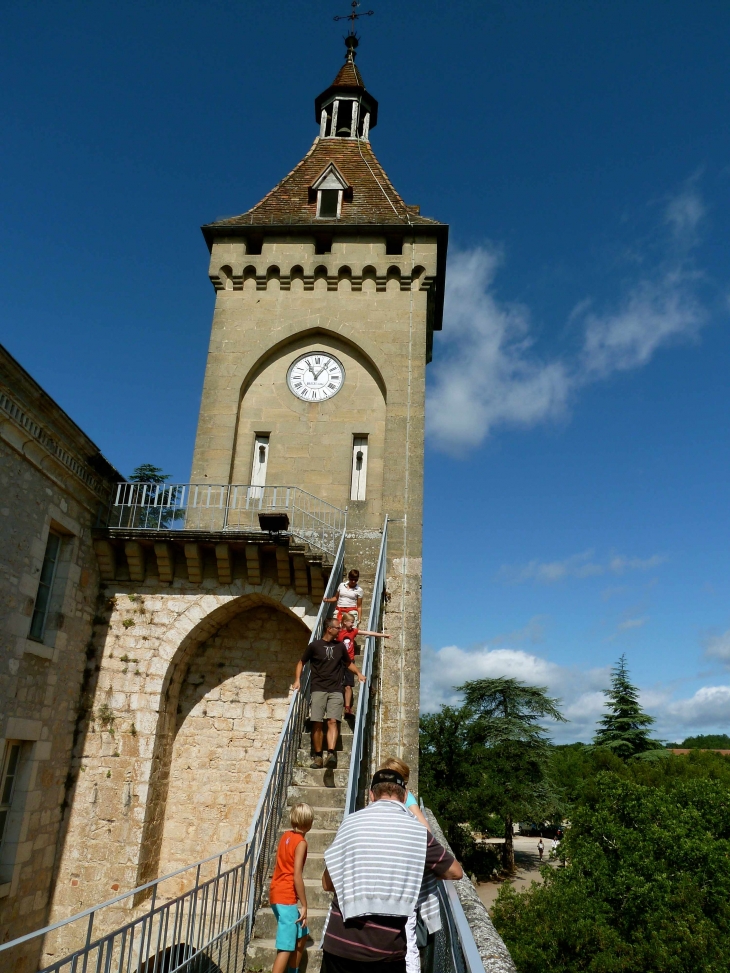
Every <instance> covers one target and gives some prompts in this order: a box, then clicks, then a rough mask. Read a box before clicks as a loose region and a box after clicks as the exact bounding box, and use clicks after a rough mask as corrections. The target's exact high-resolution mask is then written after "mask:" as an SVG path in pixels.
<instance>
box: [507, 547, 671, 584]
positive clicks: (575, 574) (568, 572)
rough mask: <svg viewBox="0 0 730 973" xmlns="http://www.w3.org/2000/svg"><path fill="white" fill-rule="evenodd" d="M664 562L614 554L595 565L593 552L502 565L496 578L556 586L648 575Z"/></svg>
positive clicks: (659, 558) (657, 558)
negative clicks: (637, 573)
mask: <svg viewBox="0 0 730 973" xmlns="http://www.w3.org/2000/svg"><path fill="white" fill-rule="evenodd" d="M666 560H667V558H666V556H665V555H662V554H652V556H651V557H647V558H640V557H624V556H623V555H621V554H613V555H612V556H611V557H610V558H608V560H607V561H603V562H597V561H595V560H594V551H593V550H587V551H583V552H582V553H580V554H572V555H571V556H570V557H566V558H563V560H562V561H539V560H537V559H534V560H532V561H528V562H527V564H522V565H509V564H503V565H502V566H501V567H500V569H499V571H498V577H499V578H501V579H502V580H504V581H510V582H512V583H513V584H523V583H524V582H526V581H538V582H540V583H541V584H555V583H556V582H558V581H564V580H565V578H592V577H596V576H600V575H605V574H615V575H622V574H626V573H627V572H629V571H649V570H651V569H652V568H656V567H659V565H660V564H664V562H665V561H666Z"/></svg>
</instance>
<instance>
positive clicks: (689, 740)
mask: <svg viewBox="0 0 730 973" xmlns="http://www.w3.org/2000/svg"><path fill="white" fill-rule="evenodd" d="M667 746H674V747H687V748H689V749H700V750H730V736H728V735H727V733H701V734H700V735H699V736H696V737H686V739H684V740H683V741H682V742H681V743H674V744H667Z"/></svg>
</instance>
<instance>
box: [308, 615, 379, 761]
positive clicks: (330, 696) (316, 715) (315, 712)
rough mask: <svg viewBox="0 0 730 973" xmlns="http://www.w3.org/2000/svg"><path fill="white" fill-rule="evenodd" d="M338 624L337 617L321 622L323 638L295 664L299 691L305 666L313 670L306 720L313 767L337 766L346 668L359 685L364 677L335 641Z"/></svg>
mask: <svg viewBox="0 0 730 973" xmlns="http://www.w3.org/2000/svg"><path fill="white" fill-rule="evenodd" d="M339 630H340V623H339V622H338V621H337V619H336V618H328V619H327V621H326V622H325V623H324V631H323V632H322V638H321V639H317V641H316V642H310V643H309V645H308V646H307V648H306V650H305V652H304V655H303V656H302V657H301V659H300V660H299V662H297V669H296V672H295V674H294V685H293V686H292V688H293V689H299V680H300V678H301V675H302V669H303V668H304V664H305V663H306V662H309V663H310V665H311V667H312V699H311V710H310V714H309V719H310V722H311V724H312V750H313V751H314V760H313V761H312V764H311V766H312V767H316V768H318V767H322V766H327V767H336V766H337V754H336V752H335V747H336V746H337V737H338V735H339V732H340V722H341V720H342V711H343V709H344V706H345V698H344V683H345V669H349V670H350V672H354V673H355V674H356V676H357V678H358V679H359V680H360V682H365V676H363V674H362V673H361V672H360V670H359V669H358V668H357V666H356V665H355V663H354V662H350V657H349V656H348V654H347V649H346V648H345V644H344V642H338V641H337V633H338V632H339ZM325 720H327V763H326V764H324V763H323V760H322V740H323V736H324V731H323V725H324V721H325Z"/></svg>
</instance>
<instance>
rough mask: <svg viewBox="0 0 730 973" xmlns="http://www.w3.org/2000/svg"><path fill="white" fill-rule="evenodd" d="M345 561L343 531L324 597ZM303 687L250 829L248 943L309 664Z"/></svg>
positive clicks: (319, 627)
mask: <svg viewBox="0 0 730 973" xmlns="http://www.w3.org/2000/svg"><path fill="white" fill-rule="evenodd" d="M344 560H345V534H344V532H343V534H342V538H341V539H340V544H339V547H338V549H337V554H336V555H335V561H334V564H333V566H332V571H331V572H330V576H329V579H328V581H327V587H326V589H325V593H324V596H323V597H324V598H325V599H326V598H332V597H333V596H334V595H335V593H336V591H337V587H338V585H339V584H340V581H341V579H342V569H343V564H344ZM331 611H332V609H331V605H330V603H328V602H326V601H324V600H323V601H322V604H321V605H320V607H319V611H318V613H317V621H316V622H315V625H314V629H313V631H312V637H311V639H310V642H314V641H316V640H317V639H319V638H321V636H322V631H323V628H324V623H325V621H326V619H327V617H328V615H329V614H330V613H331ZM299 684H300V688H299V689H298V690H296V691H295V692H294V695H293V697H292V699H291V702H290V703H289V710H288V712H287V716H286V720H285V721H284V726H283V728H282V731H281V734H280V735H279V741H278V743H277V745H276V750H275V751H274V756H273V758H272V760H271V764H270V765H269V770H268V773H267V774H266V779H265V781H264V785H263V787H262V789H261V796H260V798H259V802H258V804H257V806H256V811H255V812H254V816H253V820H252V822H251V827H250V829H249V832H248V843H249V845H250V846H251V848H252V849H253V852H252V854H253V856H254V858H253V861H254V865H253V876H254V881H252V882H251V885H250V886H249V901H248V919H249V922H248V930H247V939H246V946H247V947H248V942H249V940H250V938H251V933H252V931H253V924H254V920H255V915H256V910H257V909H258V907H259V904H260V900H261V894H262V892H263V889H264V884H265V882H266V879H267V877H268V871H269V865H270V863H271V859H272V856H273V854H274V852H275V849H276V833H277V830H278V826H279V821H280V820H281V815H282V812H283V809H284V804H285V799H286V791H287V788H288V787H289V785H290V784H291V781H292V777H293V771H294V764H295V762H296V757H297V751H298V749H299V743H300V740H301V735H302V731H303V730H304V724H305V722H306V719H307V713H308V711H309V698H310V694H311V689H310V686H311V669H310V667H309V664H307V665H305V667H304V669H303V671H302V675H301V678H300V683H299Z"/></svg>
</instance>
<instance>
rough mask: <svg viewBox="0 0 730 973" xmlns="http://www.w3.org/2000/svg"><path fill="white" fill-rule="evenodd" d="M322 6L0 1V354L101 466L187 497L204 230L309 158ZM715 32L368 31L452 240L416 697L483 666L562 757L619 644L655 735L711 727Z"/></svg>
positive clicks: (434, 408)
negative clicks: (553, 700) (512, 689)
mask: <svg viewBox="0 0 730 973" xmlns="http://www.w3.org/2000/svg"><path fill="white" fill-rule="evenodd" d="M372 5H373V6H375V0H373V4H372ZM347 9H348V4H347V3H346V2H344V3H343V2H341V0H340V2H339V3H335V2H333V3H332V4H330V3H322V2H320V0H317V2H305V0H301V2H296V0H282V2H281V3H279V4H276V5H274V4H270V5H269V4H266V5H262V4H254V3H251V2H248V0H239V2H237V3H224V2H216V0H206V2H205V3H203V2H197V3H192V2H185V0H180V2H176V3H174V4H173V3H171V2H155V0H150V2H148V3H145V4H142V3H139V2H127V3H122V4H119V3H111V2H106V0H101V2H98V3H95V4H93V5H92V4H89V3H81V2H73V0H69V2H66V3H63V4H58V3H50V2H43V0H39V2H31V3H27V2H13V0H6V2H5V3H4V4H3V6H2V9H1V10H0V45H1V46H2V50H1V52H0V53H1V54H2V56H1V57H0V99H1V102H2V104H1V108H2V116H3V119H4V132H3V151H2V153H1V154H0V179H1V180H2V186H3V192H2V193H1V194H0V208H1V209H0V226H1V227H2V231H1V232H2V237H1V240H2V243H1V245H2V260H1V261H0V292H1V304H0V307H1V308H2V312H1V316H0V320H1V321H2V341H3V343H4V344H6V345H7V347H8V348H9V349H10V351H11V352H12V353H13V354H14V355H15V356H16V357H17V358H18V359H19V360H20V361H21V363H22V364H23V365H25V367H26V368H28V370H29V371H30V372H31V374H33V375H34V377H35V378H37V379H38V381H40V382H41V384H42V385H43V386H44V387H45V388H46V389H47V390H48V391H49V392H50V394H51V395H53V396H54V397H55V398H56V399H57V400H58V402H59V403H60V404H61V405H62V406H63V407H64V408H65V409H66V410H67V411H68V412H69V413H70V414H71V415H72V416H73V418H74V419H75V420H76V421H77V422H78V423H79V424H80V425H81V426H82V428H84V429H85V430H86V431H87V432H88V433H89V435H90V436H91V437H92V438H93V439H94V440H95V441H96V442H97V443H98V444H99V445H100V447H101V448H102V449H103V451H104V452H105V454H106V455H107V456H108V457H109V459H110V460H112V461H113V462H114V463H115V464H116V465H117V466H118V467H119V469H120V470H122V471H123V472H125V473H128V472H129V471H130V470H131V469H132V468H133V467H134V466H135V465H137V464H138V463H141V462H155V463H157V464H159V465H161V466H163V467H165V469H166V470H168V471H169V472H170V473H171V474H172V475H173V477H174V478H175V479H179V480H185V479H187V476H188V473H189V464H190V457H191V451H192V443H193V435H194V429H195V422H196V417H197V409H198V405H199V398H200V389H201V385H202V377H203V368H204V362H205V353H206V347H207V340H208V332H209V327H210V317H211V312H212V306H213V290H212V288H211V286H210V284H209V282H208V281H207V279H206V272H207V251H206V248H205V245H204V242H203V239H202V236H201V234H200V231H199V226H200V225H201V224H202V223H204V222H207V221H209V220H211V219H215V218H216V217H220V216H224V215H230V214H233V213H237V212H242V211H243V210H245V209H247V208H248V207H249V206H250V205H252V204H253V203H254V202H256V201H257V200H258V199H259V198H260V197H261V196H262V195H263V194H264V193H265V192H267V191H268V190H269V189H270V188H271V186H272V185H273V184H274V183H275V182H276V181H277V180H278V179H279V178H281V176H282V175H284V174H285V173H286V172H288V171H289V169H290V168H291V167H292V165H294V164H295V163H296V162H297V161H298V160H299V159H300V158H301V156H302V155H303V154H304V152H305V151H306V150H307V148H308V147H309V145H310V144H311V141H312V138H313V137H314V135H315V134H316V126H315V123H314V118H313V108H312V101H313V98H314V96H315V95H316V94H317V93H318V92H319V91H321V90H322V89H323V88H325V87H326V86H327V85H328V84H329V83H330V81H331V79H332V77H333V76H334V73H335V72H336V70H337V68H338V65H339V64H340V63H341V57H342V41H341V35H342V33H343V31H342V29H341V27H340V25H336V24H334V23H333V22H332V16H333V14H335V13H346V12H347ZM728 28H730V8H729V7H728V6H727V4H725V3H723V2H711V0H705V2H703V3H702V4H692V3H689V2H684V3H679V2H672V0H661V2H653V0H644V2H642V3H640V4H637V3H636V2H635V0H629V2H621V0H610V2H608V0H606V2H599V0H596V2H591V3H586V2H584V0H575V2H571V0H565V2H561V3H559V4H556V3H549V2H547V0H545V2H540V0H530V2H513V0H511V2H509V3H506V2H505V3H500V2H492V3H483V2H481V3H476V2H474V3H472V2H464V3H459V4H448V5H447V4H444V3H436V2H435V0H424V2H422V3H421V4H419V5H418V7H417V8H414V7H413V5H412V4H406V3H397V2H390V0H389V2H387V3H386V2H383V3H382V4H380V5H378V6H377V7H376V13H375V16H373V17H371V18H368V19H367V20H366V21H365V22H364V24H363V26H362V29H361V36H362V44H361V47H360V53H359V58H358V64H359V66H360V68H361V70H362V72H363V75H364V77H365V81H366V83H367V85H368V87H369V88H370V90H371V91H372V92H373V94H374V95H375V96H376V97H377V98H378V99H379V101H380V117H379V124H378V127H377V129H376V130H375V132H374V133H373V147H374V149H375V152H376V154H377V155H378V157H379V159H380V161H381V162H382V163H383V165H384V166H385V168H386V171H387V172H388V173H389V175H390V177H391V178H392V180H393V182H394V183H395V185H396V186H397V187H398V189H399V190H400V192H401V193H402V194H403V195H404V196H405V198H406V200H407V202H410V203H419V204H420V205H421V207H422V212H424V213H425V214H427V215H431V216H435V217H436V218H438V219H441V220H443V221H444V222H448V223H449V224H450V225H451V245H450V262H449V270H448V276H449V293H448V297H447V313H446V319H445V326H444V331H443V333H442V335H440V336H439V338H438V340H437V343H436V349H435V358H434V363H433V364H432V365H431V366H430V367H429V416H428V419H429V443H428V451H427V476H426V511H425V513H426V519H425V536H424V540H425V567H424V589H423V592H424V629H423V633H424V673H423V675H424V679H423V703H424V706H426V707H433V706H437V705H438V704H439V703H440V702H443V701H445V700H449V699H450V698H452V695H453V694H452V690H451V686H452V685H453V684H454V683H455V682H458V681H460V680H463V679H468V678H473V677H475V676H478V675H480V674H485V675H486V674H493V673H498V672H499V673H504V672H506V673H509V674H513V675H517V676H519V677H521V678H525V679H530V680H536V681H538V682H540V683H541V684H545V685H548V686H549V687H550V689H551V690H552V691H553V692H554V693H556V694H557V695H560V696H562V697H563V699H564V701H565V706H566V712H567V714H568V715H569V716H570V717H571V723H569V724H568V725H567V726H566V728H565V729H564V730H562V731H561V733H562V736H561V739H565V740H568V739H577V738H582V739H588V737H589V736H590V735H591V733H592V730H593V725H594V721H595V718H596V716H597V715H598V714H599V712H600V707H601V702H602V697H601V695H600V689H601V687H603V686H605V684H606V679H607V670H608V667H609V666H610V665H611V664H612V663H613V662H614V661H615V660H616V659H617V658H618V656H619V655H620V654H621V653H622V652H625V653H626V655H627V657H628V662H629V666H630V669H631V672H632V675H633V677H634V678H635V680H636V682H637V683H638V684H639V685H640V686H641V688H642V693H643V699H644V703H645V705H646V707H647V708H648V709H649V710H650V711H651V712H652V713H654V714H655V715H656V716H657V718H658V731H659V733H660V735H662V736H663V737H665V738H667V739H675V738H681V737H683V736H684V735H686V733H689V732H691V731H705V732H708V731H715V730H721V729H728V726H729V724H730V673H729V672H728V668H729V667H730V598H729V596H730V580H729V572H728V566H729V565H730V543H729V542H730V537H729V536H728V535H729V533H730V532H729V530H728V515H727V509H728V503H727V498H728V493H730V475H729V474H730V469H729V463H728V448H729V446H730V442H729V440H730V432H729V431H728V413H729V408H728V407H729V406H730V383H729V382H728V380H727V376H728V374H729V373H730V334H729V332H728V312H729V309H730V303H729V294H730V251H729V250H728V247H727V236H728V228H729V226H730V198H729V191H730V129H729V128H728V125H727V118H728V109H729V108H730V106H729V105H728V101H729V99H730V65H729V62H728V59H727V52H726V39H727V36H728Z"/></svg>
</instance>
